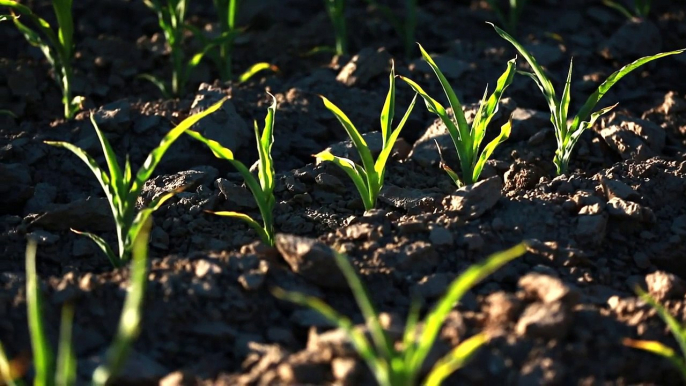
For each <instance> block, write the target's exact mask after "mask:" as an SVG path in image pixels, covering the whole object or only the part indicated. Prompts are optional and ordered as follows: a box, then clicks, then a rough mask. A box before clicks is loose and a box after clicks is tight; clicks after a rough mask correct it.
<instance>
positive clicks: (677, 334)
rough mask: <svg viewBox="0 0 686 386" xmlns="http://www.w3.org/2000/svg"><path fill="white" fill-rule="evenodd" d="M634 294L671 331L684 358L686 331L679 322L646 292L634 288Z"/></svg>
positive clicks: (685, 353)
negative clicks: (651, 309)
mask: <svg viewBox="0 0 686 386" xmlns="http://www.w3.org/2000/svg"><path fill="white" fill-rule="evenodd" d="M636 293H637V294H638V296H640V297H641V299H642V300H643V301H644V302H646V303H648V304H650V306H651V307H653V308H654V309H655V311H657V314H658V315H659V316H660V318H661V319H662V320H664V322H665V323H666V324H667V326H668V327H669V329H670V330H672V334H673V335H674V339H676V341H677V343H679V347H680V348H681V352H682V353H683V354H684V355H685V356H686V329H684V327H682V326H681V324H679V322H678V321H677V320H676V318H674V317H673V316H672V315H671V314H670V313H669V312H668V311H667V310H666V309H665V307H664V306H662V304H660V303H658V302H657V301H656V300H655V299H653V297H652V296H650V295H649V294H648V293H647V292H645V291H643V290H642V289H641V288H640V287H638V286H637V287H636Z"/></svg>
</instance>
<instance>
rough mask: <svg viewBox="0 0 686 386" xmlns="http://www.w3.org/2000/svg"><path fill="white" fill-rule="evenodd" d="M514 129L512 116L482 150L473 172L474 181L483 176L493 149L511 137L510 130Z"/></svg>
mask: <svg viewBox="0 0 686 386" xmlns="http://www.w3.org/2000/svg"><path fill="white" fill-rule="evenodd" d="M511 131H512V117H510V119H509V120H508V121H507V123H505V124H504V125H502V126H501V127H500V134H499V135H498V136H497V137H496V138H494V139H493V140H492V141H491V142H490V143H489V144H488V145H486V147H484V150H483V151H482V152H481V155H479V159H478V160H477V161H476V164H475V165H474V174H472V182H476V181H478V180H479V176H481V171H482V170H483V168H484V165H486V161H488V159H489V158H491V154H493V151H494V150H495V148H496V147H498V145H500V144H501V143H503V142H505V141H506V140H507V139H508V138H509V137H510V132H511Z"/></svg>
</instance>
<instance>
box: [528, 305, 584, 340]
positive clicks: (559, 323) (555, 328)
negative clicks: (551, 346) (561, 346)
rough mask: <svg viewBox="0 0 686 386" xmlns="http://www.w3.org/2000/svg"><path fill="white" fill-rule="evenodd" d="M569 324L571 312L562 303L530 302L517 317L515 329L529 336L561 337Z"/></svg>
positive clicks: (565, 332) (566, 331)
mask: <svg viewBox="0 0 686 386" xmlns="http://www.w3.org/2000/svg"><path fill="white" fill-rule="evenodd" d="M571 325H572V314H571V312H570V311H569V310H568V309H567V307H566V306H563V305H562V303H560V302H554V303H550V304H543V303H532V304H530V305H529V306H528V307H527V308H526V309H525V310H524V312H523V313H522V315H521V316H520V317H519V321H518V322H517V326H516V327H515V331H516V332H517V335H519V336H527V337H530V338H543V339H563V338H564V337H566V336H567V333H568V332H569V328H570V326H571Z"/></svg>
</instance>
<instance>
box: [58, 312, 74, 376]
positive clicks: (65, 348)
mask: <svg viewBox="0 0 686 386" xmlns="http://www.w3.org/2000/svg"><path fill="white" fill-rule="evenodd" d="M73 323H74V305H73V304H71V303H69V304H66V305H65V306H64V308H62V320H61V322H60V340H59V345H58V347H57V373H56V374H55V385H56V386H71V385H74V384H76V356H75V354H74V347H73V342H72V325H73Z"/></svg>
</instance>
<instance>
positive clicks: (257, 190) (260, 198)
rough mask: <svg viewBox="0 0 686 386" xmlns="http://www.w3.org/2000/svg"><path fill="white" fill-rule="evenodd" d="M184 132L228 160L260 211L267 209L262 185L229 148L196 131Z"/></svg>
mask: <svg viewBox="0 0 686 386" xmlns="http://www.w3.org/2000/svg"><path fill="white" fill-rule="evenodd" d="M186 134H188V135H189V136H190V137H191V138H193V139H196V140H198V141H200V142H202V143H204V144H205V145H206V146H207V147H208V148H210V150H211V151H212V153H213V154H214V156H215V157H217V158H221V159H225V160H227V161H229V163H231V165H232V166H233V167H234V168H236V170H237V171H238V173H240V175H241V176H242V177H243V180H245V184H246V185H248V189H250V191H251V192H252V194H253V197H255V201H257V205H258V206H259V207H260V211H261V212H263V213H264V212H268V211H269V208H268V203H267V201H268V198H267V195H265V194H264V192H263V191H262V186H261V185H260V183H259V181H258V180H257V179H256V178H255V176H253V175H252V173H250V170H249V169H248V168H247V167H245V165H244V164H243V163H242V162H241V161H238V160H236V159H235V158H234V156H233V152H232V151H231V149H228V148H225V147H224V146H222V145H221V144H220V143H219V142H217V141H215V140H212V139H207V138H205V137H203V136H202V135H201V134H200V133H198V132H196V131H193V130H188V131H186Z"/></svg>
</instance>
